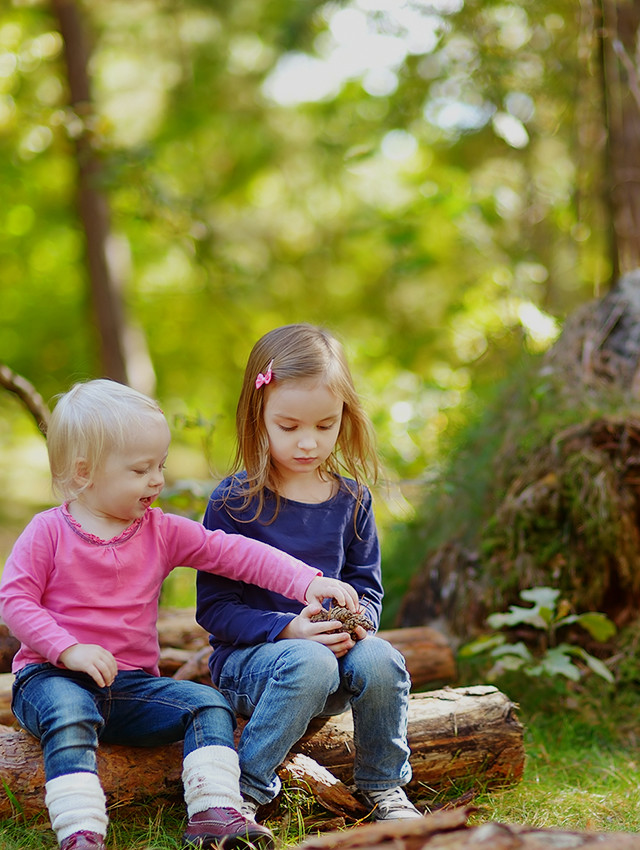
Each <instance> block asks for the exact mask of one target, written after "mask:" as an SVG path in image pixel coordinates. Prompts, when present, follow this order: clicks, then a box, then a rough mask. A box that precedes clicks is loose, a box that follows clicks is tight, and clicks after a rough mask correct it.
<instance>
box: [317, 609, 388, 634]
mask: <svg viewBox="0 0 640 850" xmlns="http://www.w3.org/2000/svg"><path fill="white" fill-rule="evenodd" d="M327 620H339V622H341V623H342V628H341V629H336V631H337V632H349V635H350V636H351V640H357V638H356V631H355V630H356V627H357V626H362V628H363V629H366V630H367V631H368V632H373V631H375V628H376V627H375V626H374V625H373V623H372V622H371V620H370V619H369V618H368V617H366V616H365V615H364V614H362V613H357V614H354V613H353V611H349V609H348V608H344V607H343V606H342V605H332V606H331V608H329V610H328V611H327V609H326V608H323V609H322V611H319V612H318V613H317V614H314V615H313V617H311V622H312V623H323V622H326V621H327Z"/></svg>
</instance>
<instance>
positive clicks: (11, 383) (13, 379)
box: [0, 363, 51, 437]
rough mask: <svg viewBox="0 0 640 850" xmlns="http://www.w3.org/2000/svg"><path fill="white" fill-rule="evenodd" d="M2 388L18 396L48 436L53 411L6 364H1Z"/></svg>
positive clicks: (27, 382)
mask: <svg viewBox="0 0 640 850" xmlns="http://www.w3.org/2000/svg"><path fill="white" fill-rule="evenodd" d="M0 386H2V387H4V388H5V389H6V390H9V392H11V393H14V395H17V396H18V398H19V399H20V401H21V402H22V403H23V404H24V406H25V407H26V408H27V410H28V411H29V413H30V414H31V415H32V416H33V418H34V419H35V421H36V425H37V426H38V429H39V430H40V432H41V434H42V435H43V436H45V437H46V436H47V425H48V424H49V416H50V415H51V411H50V410H49V408H48V407H47V405H46V403H45V401H44V399H43V398H42V396H41V395H40V393H39V392H38V391H37V390H36V388H35V387H34V386H33V384H31V383H30V382H29V381H27V379H26V378H23V377H22V375H18V373H17V372H14V371H13V370H12V369H10V368H9V367H8V366H7V365H6V364H4V363H0Z"/></svg>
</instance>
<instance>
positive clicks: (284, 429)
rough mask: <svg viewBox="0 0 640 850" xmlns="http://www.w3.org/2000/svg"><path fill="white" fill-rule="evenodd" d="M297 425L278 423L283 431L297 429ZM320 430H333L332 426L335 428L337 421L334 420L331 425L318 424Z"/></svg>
mask: <svg viewBox="0 0 640 850" xmlns="http://www.w3.org/2000/svg"><path fill="white" fill-rule="evenodd" d="M297 427H298V426H297V425H278V428H280V430H281V431H295V430H296V428H297ZM316 428H317V429H318V431H331V429H332V428H335V422H332V423H331V425H316Z"/></svg>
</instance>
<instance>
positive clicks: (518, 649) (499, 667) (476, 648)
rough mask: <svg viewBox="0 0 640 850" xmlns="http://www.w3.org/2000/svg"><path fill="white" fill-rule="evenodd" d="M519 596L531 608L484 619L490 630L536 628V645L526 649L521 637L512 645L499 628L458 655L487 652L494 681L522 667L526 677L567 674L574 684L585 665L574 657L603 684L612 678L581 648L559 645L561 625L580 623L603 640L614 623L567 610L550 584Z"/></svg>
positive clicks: (613, 629)
mask: <svg viewBox="0 0 640 850" xmlns="http://www.w3.org/2000/svg"><path fill="white" fill-rule="evenodd" d="M520 596H521V598H522V599H524V600H525V601H526V602H531V603H533V607H531V608H522V607H520V606H518V605H511V606H510V608H509V611H508V612H507V613H506V614H497V613H496V614H491V615H490V616H489V617H488V618H487V623H488V625H489V626H491V628H492V629H496V630H500V629H515V628H518V627H520V628H528V629H535V630H536V631H535V633H534V636H535V640H534V643H535V644H536V645H535V647H534V648H533V651H532V649H530V648H529V647H528V646H527V645H526V643H525V642H524V640H519V641H517V642H516V643H510V642H509V638H508V635H506V634H504V633H503V632H500V631H495V632H494V633H492V634H488V635H482V636H481V637H479V638H477V639H476V640H474V641H472V642H471V643H468V644H466V645H465V646H463V647H462V648H461V649H460V656H461V657H462V658H470V657H472V656H478V655H481V654H483V653H488V654H489V657H490V658H491V659H492V660H493V662H494V663H493V666H492V668H491V670H489V672H488V674H487V675H488V677H489V678H493V679H497V678H499V677H500V676H501V675H502V674H503V673H506V672H508V671H516V670H520V671H522V672H523V673H526V675H527V676H535V677H542V676H565V677H566V678H567V679H571V680H573V681H574V682H577V681H578V679H580V678H581V676H582V675H583V669H581V667H579V666H578V664H576V661H581V662H583V664H584V665H586V667H587V668H588V669H589V670H591V672H593V673H596V674H597V675H598V676H601V677H602V678H603V679H605V680H606V681H607V682H613V676H612V674H611V671H610V670H609V668H608V667H607V666H606V665H605V664H603V662H602V661H600V660H599V659H598V658H595V657H594V656H593V655H591V654H590V653H588V652H587V651H586V650H585V649H583V648H582V647H581V646H577V645H575V644H570V643H566V642H562V643H558V632H559V630H560V629H562V628H564V627H566V626H571V625H579V626H581V627H582V628H583V629H585V630H586V631H587V632H588V633H589V634H590V635H591V637H592V638H593V639H594V640H597V641H599V642H603V641H606V640H608V639H609V638H610V637H612V635H614V634H615V632H616V627H615V625H614V624H613V623H612V622H611V620H610V619H609V618H608V617H607V616H606V615H605V614H601V613H599V612H597V611H594V612H588V613H585V614H571V613H569V612H570V610H571V606H570V604H569V602H567V600H564V599H563V600H560V601H558V597H559V596H560V591H559V590H554V589H553V588H551V587H533V588H530V589H528V590H523V591H522V592H521V593H520Z"/></svg>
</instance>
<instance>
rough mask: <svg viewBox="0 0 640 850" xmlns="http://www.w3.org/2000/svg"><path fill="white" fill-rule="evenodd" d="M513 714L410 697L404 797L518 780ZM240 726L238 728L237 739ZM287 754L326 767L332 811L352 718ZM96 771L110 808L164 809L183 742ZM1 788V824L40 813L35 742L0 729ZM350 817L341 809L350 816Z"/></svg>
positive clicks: (109, 759) (505, 703)
mask: <svg viewBox="0 0 640 850" xmlns="http://www.w3.org/2000/svg"><path fill="white" fill-rule="evenodd" d="M515 712H516V706H515V705H514V704H513V703H512V702H511V701H510V700H509V699H508V698H507V697H506V696H505V695H504V694H502V693H501V692H500V691H498V690H497V689H496V688H493V687H491V686H476V687H473V688H466V689H465V688H459V689H448V688H446V689H443V690H439V691H433V692H431V693H429V694H415V695H412V696H411V697H410V700H409V728H408V736H409V746H410V748H411V765H412V768H413V779H412V781H411V783H410V785H409V789H410V793H411V792H412V791H413V792H415V791H416V789H417V788H418V787H419V786H420V783H424V784H426V785H428V786H429V787H430V788H432V789H435V790H436V791H437V790H439V789H444V788H447V787H448V786H449V785H450V784H452V783H455V782H457V781H459V780H461V779H465V780H468V779H473V780H474V781H475V782H477V783H480V784H482V787H484V788H486V787H496V786H502V785H505V784H509V783H513V782H517V781H518V780H519V779H521V777H522V771H523V767H524V747H523V730H522V726H521V724H520V723H519V721H518V720H517V718H516V713H515ZM245 724H246V721H244V720H241V721H240V722H239V724H238V730H237V735H238V736H239V735H240V734H241V732H242V728H243V727H244V725H245ZM292 752H293V754H294V755H295V753H302V755H303V756H306V757H307V758H309V759H313V761H314V762H318V763H319V765H321V766H322V768H324V770H320V773H319V774H318V772H316V773H315V778H314V780H313V781H314V782H317V783H319V785H320V786H323V787H322V794H321V796H319V802H321V803H323V804H324V805H325V806H327V808H330V806H329V805H327V801H329V803H330V804H331V805H332V806H333V808H332V809H331V810H332V811H335V810H336V808H337V806H338V804H337V802H336V801H337V800H339V799H341V798H342V796H341V795H342V791H341V790H340V786H336V788H334V789H333V790H331V789H332V784H334V783H336V782H338V781H345V780H346V779H349V778H350V776H351V773H352V770H353V759H354V745H353V724H352V722H351V713H350V712H347V713H346V714H343V715H340V716H339V717H337V718H332V719H331V720H329V721H327V722H326V723H324V724H323V725H322V726H321V727H320V728H319V729H318V727H317V725H314V726H313V727H312V728H310V729H309V732H308V733H307V735H305V736H304V737H303V738H302V739H301V741H300V742H299V743H298V745H297V746H296V747H295V748H294V750H293V751H292ZM296 764H297V768H296V767H295V765H296ZM301 764H302V765H303V767H302V768H301V767H300V765H301ZM304 764H305V761H304V759H303V760H300V759H298V760H297V762H296V761H295V760H294V768H291V769H290V771H291V770H297V771H298V774H299V773H300V771H301V770H302V771H303V772H304ZM308 764H309V763H308V762H307V766H308ZM98 769H99V773H100V778H101V780H102V784H103V787H104V789H105V793H106V795H107V798H108V801H109V804H110V805H116V804H117V805H118V806H119V807H121V806H124V805H127V804H129V805H132V804H140V803H148V802H150V801H152V802H155V803H163V802H168V801H175V800H178V799H180V798H181V795H182V786H181V778H180V776H181V769H182V743H176V744H171V745H169V746H166V747H153V748H148V749H146V748H145V749H143V748H139V747H124V746H112V745H101V746H100V748H99V751H98ZM286 769H287V768H286V764H285V770H286ZM285 775H286V773H285ZM0 786H1V788H0V818H7V817H10V816H11V815H12V814H13V813H14V810H16V808H17V807H19V810H20V811H21V812H22V814H23V815H24V816H25V817H30V816H32V815H34V814H37V813H39V812H41V811H42V810H43V808H44V770H43V766H42V755H41V751H40V744H39V743H38V741H36V739H35V738H33V737H32V736H31V735H29V734H27V733H26V732H24V731H22V730H17V729H13V728H9V727H0ZM312 787H313V784H312ZM345 790H346V789H345ZM349 805H350V806H351V804H349ZM355 811H356V810H355V809H353V808H351V809H349V807H348V806H347V807H346V813H347V814H348V815H350V816H353V814H354V812H355Z"/></svg>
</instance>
